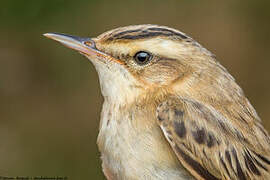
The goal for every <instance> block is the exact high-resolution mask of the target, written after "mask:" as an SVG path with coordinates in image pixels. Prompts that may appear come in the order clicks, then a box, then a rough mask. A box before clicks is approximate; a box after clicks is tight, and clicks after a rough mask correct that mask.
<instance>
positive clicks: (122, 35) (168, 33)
mask: <svg viewBox="0 0 270 180" xmlns="http://www.w3.org/2000/svg"><path fill="white" fill-rule="evenodd" d="M157 36H165V37H175V38H180V39H187V38H188V37H187V36H186V35H184V34H182V33H180V32H175V31H173V30H171V29H166V28H159V27H152V28H148V29H144V28H139V29H134V30H126V31H122V32H118V33H116V34H114V35H113V36H112V37H110V38H108V40H120V39H129V40H135V39H146V38H150V37H157Z"/></svg>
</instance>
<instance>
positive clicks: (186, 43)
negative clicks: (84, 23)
mask: <svg viewBox="0 0 270 180" xmlns="http://www.w3.org/2000/svg"><path fill="white" fill-rule="evenodd" d="M44 35H45V36H46V37H48V38H51V39H54V40H56V41H59V42H61V43H62V44H64V45H65V46H67V47H69V48H72V49H75V50H77V51H79V52H80V53H81V54H83V55H85V56H86V57H87V58H88V59H89V60H90V61H91V62H92V63H93V64H94V66H95V68H96V70H97V72H98V75H99V79H100V85H101V90H102V94H103V96H104V97H105V99H106V98H108V99H110V100H112V101H119V102H122V103H123V102H128V101H132V100H134V99H136V98H137V97H139V96H141V97H144V96H151V95H153V94H155V95H156V94H162V93H164V92H169V91H171V90H172V89H173V86H174V85H175V84H176V85H178V86H179V84H182V86H183V88H185V85H184V84H189V82H190V81H191V80H192V78H191V76H193V77H194V74H196V73H197V74H199V73H200V72H199V70H200V69H204V68H207V67H208V66H209V65H207V64H209V62H208V61H211V59H212V54H211V53H210V52H208V51H207V50H205V49H204V48H202V47H201V46H200V45H199V44H198V43H197V42H195V41H194V40H193V39H191V38H190V37H188V36H186V35H185V34H184V33H182V32H179V31H177V30H175V29H172V28H168V27H165V26H157V25H135V26H127V27H121V28H117V29H114V30H111V31H108V32H105V33H103V34H101V35H100V36H98V37H96V38H80V37H75V36H70V35H64V34H58V33H47V34H44ZM189 77H190V78H189ZM178 88H179V87H178Z"/></svg>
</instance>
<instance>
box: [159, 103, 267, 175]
mask: <svg viewBox="0 0 270 180" xmlns="http://www.w3.org/2000/svg"><path fill="white" fill-rule="evenodd" d="M156 112H157V120H158V123H159V125H160V127H161V129H162V131H163V133H164V135H165V137H166V139H167V140H168V142H169V143H170V145H171V147H172V148H173V150H174V152H175V154H176V155H177V157H178V159H179V161H180V162H181V164H182V165H183V166H184V167H185V168H186V169H187V170H188V171H189V172H190V173H191V174H192V175H193V176H194V177H195V178H197V179H205V180H216V179H226V180H229V179H240V180H245V179H270V155H269V154H270V152H269V144H270V143H269V136H268V135H267V133H266V132H265V131H264V129H263V127H262V126H261V125H260V124H259V123H258V124H257V125H256V123H254V124H251V125H249V127H250V131H249V130H247V132H249V134H248V133H247V134H248V135H244V134H243V133H241V131H240V130H239V128H237V127H236V125H234V124H232V122H231V121H229V120H228V119H226V118H224V117H223V116H222V115H221V114H220V113H218V112H217V111H216V110H215V109H214V108H212V107H207V106H205V105H203V104H202V103H199V102H196V101H192V100H183V99H180V98H171V99H169V100H167V101H165V102H163V103H161V104H160V105H159V106H158V108H157V111H156ZM253 126H254V127H253ZM255 126H256V128H257V129H256V133H253V132H254V128H255ZM257 126H258V127H257ZM259 131H261V132H259ZM254 139H255V140H254ZM265 140H267V141H268V142H267V143H268V147H267V148H268V150H266V149H267V148H265V149H264V147H263V146H257V144H259V143H260V142H259V141H261V142H262V141H265ZM254 141H256V143H255V142H254ZM253 142H254V143H253ZM267 143H266V144H267ZM254 144H256V145H254ZM262 144H263V143H262ZM267 151H268V152H267Z"/></svg>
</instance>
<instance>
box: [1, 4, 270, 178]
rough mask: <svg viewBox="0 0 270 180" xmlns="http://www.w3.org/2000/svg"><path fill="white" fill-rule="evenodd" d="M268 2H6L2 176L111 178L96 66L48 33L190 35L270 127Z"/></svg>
mask: <svg viewBox="0 0 270 180" xmlns="http://www.w3.org/2000/svg"><path fill="white" fill-rule="evenodd" d="M269 19H270V1H269V0H260V1H254V0H238V1H235V0H227V1H214V0H204V1H202V0H167V1H165V0H155V1H154V0H148V1H142V0H136V1H118V0H110V1H109V0H81V1H79V0H76V1H74V0H72V1H71V0H25V1H22V0H1V2H0V175H2V176H67V177H68V178H69V179H90V178H91V179H104V177H103V174H102V171H101V166H100V160H99V153H98V150H97V146H96V137H97V134H98V124H99V114H100V110H101V105H102V96H101V94H100V90H99V84H98V78H97V74H96V72H95V70H94V68H93V66H92V65H91V64H90V63H89V62H88V60H87V59H86V58H85V57H83V56H81V55H79V54H78V53H76V52H75V51H72V50H69V49H67V48H65V47H63V46H62V45H60V44H58V43H56V42H53V41H51V40H49V39H46V38H45V37H43V36H42V34H43V33H45V32H63V33H69V34H73V35H80V36H83V37H93V36H97V35H98V34H100V33H102V32H104V31H106V30H110V29H112V28H116V27H119V26H125V25H130V24H142V23H151V24H160V25H167V26H170V27H174V28H176V29H179V30H181V31H183V32H186V33H187V34H189V35H190V36H192V37H193V38H194V39H196V40H197V41H199V42H200V43H201V44H202V45H204V46H205V47H206V48H207V49H208V50H210V51H211V52H213V53H214V54H216V55H217V58H218V60H219V61H220V62H221V63H222V64H223V65H224V66H225V67H226V68H227V69H228V70H229V71H230V72H231V74H232V75H233V76H234V77H235V78H236V80H237V82H238V83H239V84H240V85H241V87H242V88H243V89H244V91H245V93H246V95H247V96H248V98H249V99H250V101H251V103H252V104H253V105H254V107H255V108H256V110H257V112H258V114H259V115H260V117H261V118H262V120H263V124H264V125H265V127H266V128H267V129H268V131H269V130H270V121H269V117H270V110H269V107H270V93H269V92H270V83H269V82H270V71H269V67H270V43H269V42H270V21H269Z"/></svg>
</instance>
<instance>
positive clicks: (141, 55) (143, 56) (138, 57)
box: [134, 51, 152, 65]
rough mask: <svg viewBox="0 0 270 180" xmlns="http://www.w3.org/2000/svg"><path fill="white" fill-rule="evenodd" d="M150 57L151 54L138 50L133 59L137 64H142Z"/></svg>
mask: <svg viewBox="0 0 270 180" xmlns="http://www.w3.org/2000/svg"><path fill="white" fill-rule="evenodd" d="M151 58H152V55H151V54H150V53H148V52H145V51H139V52H137V53H136V54H135V55H134V59H135V61H136V62H137V63H138V64H139V65H144V64H146V63H148V62H149V61H150V60H151Z"/></svg>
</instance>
